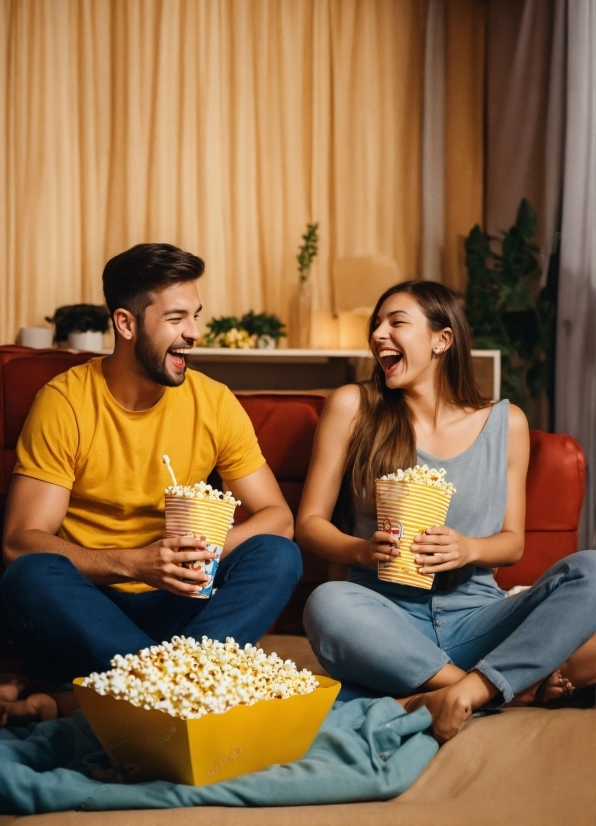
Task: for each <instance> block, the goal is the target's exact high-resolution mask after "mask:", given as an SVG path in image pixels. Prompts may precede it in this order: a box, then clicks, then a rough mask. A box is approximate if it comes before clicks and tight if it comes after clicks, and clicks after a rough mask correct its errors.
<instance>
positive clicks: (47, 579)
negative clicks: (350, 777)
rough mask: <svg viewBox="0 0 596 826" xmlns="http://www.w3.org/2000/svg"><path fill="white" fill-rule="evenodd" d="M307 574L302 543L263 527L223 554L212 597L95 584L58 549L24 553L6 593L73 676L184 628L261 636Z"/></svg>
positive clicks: (20, 624) (26, 631)
mask: <svg viewBox="0 0 596 826" xmlns="http://www.w3.org/2000/svg"><path fill="white" fill-rule="evenodd" d="M301 577H302V558H301V555H300V551H299V549H298V546H297V545H296V544H295V543H294V542H291V541H290V540H289V539H284V538H283V537H280V536H274V535H259V536H253V537H251V538H250V539H247V540H246V541H245V542H243V543H242V544H240V545H239V546H238V547H237V548H235V549H234V550H233V551H232V552H231V553H230V554H228V556H226V557H224V558H223V559H222V560H221V561H220V564H219V567H218V569H217V573H216V575H215V581H214V588H217V593H215V594H213V596H212V597H211V598H210V599H192V598H189V597H179V596H175V595H174V594H171V593H169V592H168V591H145V592H142V593H139V594H132V593H124V592H122V591H116V590H115V589H114V588H110V587H108V586H102V585H94V584H93V583H92V582H90V580H88V579H87V578H86V577H85V576H83V574H81V573H80V572H79V571H78V570H77V568H75V566H74V565H73V564H72V562H71V561H70V560H69V559H67V558H66V557H65V556H60V555H59V554H52V553H41V554H24V555H23V556H20V557H19V558H18V559H16V560H15V561H14V562H12V563H11V564H10V565H9V566H8V569H7V571H6V573H5V574H4V576H3V577H2V581H1V582H0V593H1V596H2V598H3V600H4V602H5V605H6V608H7V611H8V616H9V618H10V621H11V622H12V624H13V625H14V626H15V628H16V629H17V630H18V631H20V632H21V633H22V634H23V635H24V636H25V637H26V638H27V639H29V640H31V641H33V643H34V644H35V647H36V648H42V649H44V650H45V651H47V652H49V653H50V654H51V655H52V657H53V658H54V659H55V660H56V659H57V660H58V662H60V663H61V664H62V665H63V666H64V669H63V672H62V673H63V675H64V679H67V678H73V677H75V676H83V675H86V674H89V673H90V672H92V671H105V670H106V669H108V668H110V660H111V659H112V657H113V656H114V655H115V654H122V655H125V654H129V653H135V652H136V651H139V650H140V649H141V648H146V647H147V646H150V645H155V644H156V643H161V642H163V641H164V640H170V639H171V638H172V637H173V636H175V635H177V634H178V635H181V634H184V635H185V636H187V637H194V638H195V639H199V640H200V639H201V637H202V636H203V635H206V636H207V637H211V638H212V639H219V640H223V639H225V638H226V637H234V639H235V640H236V642H238V643H240V644H241V645H244V644H245V643H247V642H249V643H255V642H257V640H259V639H260V637H261V636H262V635H263V634H264V633H265V632H266V631H267V629H268V628H269V627H270V626H271V624H272V623H273V622H274V621H275V620H276V619H277V617H278V616H279V614H280V613H281V611H282V609H283V608H284V606H285V605H286V603H287V602H288V600H289V598H290V596H291V594H292V591H293V590H294V588H295V587H296V585H297V584H298V582H299V581H300V578H301ZM67 675H68V676H67Z"/></svg>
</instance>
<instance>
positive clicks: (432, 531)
mask: <svg viewBox="0 0 596 826" xmlns="http://www.w3.org/2000/svg"><path fill="white" fill-rule="evenodd" d="M411 551H412V553H417V554H418V556H417V557H416V559H415V562H416V565H420V573H421V574H440V573H441V572H442V571H452V570H453V569H454V568H463V566H464V565H467V564H468V563H469V562H472V554H471V550H470V542H469V539H468V537H467V536H462V535H461V534H460V533H458V532H457V531H454V530H453V528H448V527H446V526H445V525H437V526H436V527H434V528H427V529H426V530H425V531H424V533H421V534H418V536H415V537H414V541H413V542H412V545H411Z"/></svg>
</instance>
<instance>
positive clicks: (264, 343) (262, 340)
mask: <svg viewBox="0 0 596 826" xmlns="http://www.w3.org/2000/svg"><path fill="white" fill-rule="evenodd" d="M276 347H277V339H274V338H273V336H259V337H258V339H257V349H258V350H275V348H276Z"/></svg>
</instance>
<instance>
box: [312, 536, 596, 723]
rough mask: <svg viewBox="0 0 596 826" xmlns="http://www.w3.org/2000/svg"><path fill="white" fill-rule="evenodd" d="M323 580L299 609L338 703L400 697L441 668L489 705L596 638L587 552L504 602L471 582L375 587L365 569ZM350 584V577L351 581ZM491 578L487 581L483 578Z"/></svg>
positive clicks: (593, 560)
mask: <svg viewBox="0 0 596 826" xmlns="http://www.w3.org/2000/svg"><path fill="white" fill-rule="evenodd" d="M358 570H360V571H361V574H358V573H353V574H352V577H351V578H352V581H348V582H327V583H325V584H324V585H320V586H319V587H318V588H317V589H316V590H315V591H314V592H313V593H312V595H311V597H310V599H309V601H308V603H307V605H306V609H305V613H304V626H305V628H306V633H307V636H308V639H309V641H310V643H311V645H312V647H313V650H314V652H315V654H316V655H317V657H318V659H319V661H320V663H321V665H322V666H323V667H324V668H325V669H326V671H327V672H328V673H329V674H330V675H331V677H333V678H334V679H336V680H340V681H341V682H342V683H344V687H345V690H344V691H343V694H342V699H344V698H345V699H348V698H350V697H354V696H377V695H379V694H388V695H391V696H395V697H406V696H408V695H409V694H412V693H414V692H415V691H416V690H417V689H418V688H419V687H420V686H421V685H422V684H423V683H424V682H426V680H428V679H430V677H432V676H433V675H434V674H436V673H437V672H438V671H440V670H441V668H443V666H444V665H446V664H447V663H453V664H454V665H456V666H458V667H459V668H462V669H463V670H464V671H470V670H472V669H475V670H476V671H480V672H481V673H482V674H484V675H485V676H486V677H487V678H488V679H489V680H490V681H491V683H492V684H493V685H494V686H495V687H496V688H498V689H499V694H498V695H497V697H495V699H494V700H493V701H491V703H490V704H489V705H490V706H492V707H494V708H496V707H499V706H500V705H502V704H503V703H507V702H509V701H510V700H512V699H513V697H514V696H515V695H516V694H519V693H520V692H521V691H523V690H524V689H526V688H528V687H529V686H531V685H533V684H534V683H536V682H538V681H540V680H543V679H544V678H545V677H546V676H548V675H549V674H551V673H552V672H553V671H556V669H557V668H559V666H561V665H562V664H563V663H564V662H565V660H566V659H567V658H568V657H569V656H570V655H571V654H573V652H574V651H576V650H577V649H578V648H579V647H580V646H581V645H583V644H584V643H585V642H587V640H589V639H590V637H592V636H593V635H594V634H595V633H596V551H582V552H581V553H577V554H572V555H571V556H568V557H566V558H565V559H563V560H561V561H560V562H558V563H556V565H553V566H552V568H550V569H549V570H548V571H547V572H546V573H545V574H544V575H543V576H542V577H540V579H539V580H538V581H537V582H536V583H535V584H534V585H533V586H532V587H531V588H530V589H529V590H527V591H523V592H522V593H520V594H517V595H515V596H512V597H506V595H505V592H504V591H501V590H500V589H499V588H497V587H495V585H494V582H493V584H492V587H487V584H485V582H487V577H486V573H487V572H484V573H485V576H484V577H480V578H479V579H484V580H485V582H482V581H476V580H475V579H474V577H472V578H471V579H470V580H469V581H468V582H467V583H465V584H464V585H463V586H462V587H460V588H458V589H457V590H456V591H453V592H452V593H437V592H434V591H432V592H429V591H415V590H414V589H412V588H407V587H405V586H399V585H394V584H392V583H387V582H381V581H380V580H378V579H377V578H376V573H375V571H374V570H373V569H366V568H362V569H352V571H358ZM354 580H358V581H354ZM491 581H492V578H491Z"/></svg>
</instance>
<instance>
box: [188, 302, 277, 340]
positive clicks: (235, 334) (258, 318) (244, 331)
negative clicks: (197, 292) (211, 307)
mask: <svg viewBox="0 0 596 826" xmlns="http://www.w3.org/2000/svg"><path fill="white" fill-rule="evenodd" d="M206 326H207V330H206V332H205V334H204V335H203V340H202V344H204V345H205V346H206V347H227V348H231V349H236V350H248V349H251V348H255V347H260V346H261V347H268V346H271V342H273V346H275V344H276V343H277V341H278V340H279V339H280V338H281V337H282V336H285V335H286V333H285V331H284V329H283V328H284V327H285V324H284V323H283V322H282V321H280V320H279V318H278V317H277V316H276V315H272V314H271V315H270V314H268V313H255V312H254V310H250V311H249V312H248V313H245V314H244V315H243V316H242V318H240V319H239V318H237V317H236V316H231V315H230V316H221V317H220V318H212V319H211V320H210V321H208V322H207V325H206Z"/></svg>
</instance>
